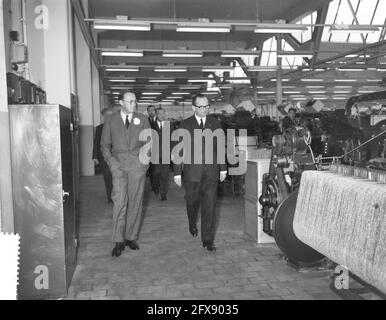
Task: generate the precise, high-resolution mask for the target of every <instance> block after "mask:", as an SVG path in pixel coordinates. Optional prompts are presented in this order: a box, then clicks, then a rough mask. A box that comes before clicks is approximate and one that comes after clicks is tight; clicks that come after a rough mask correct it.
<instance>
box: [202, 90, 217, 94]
mask: <svg viewBox="0 0 386 320" xmlns="http://www.w3.org/2000/svg"><path fill="white" fill-rule="evenodd" d="M202 94H205V95H211V94H212V95H218V94H220V92H217V91H205V92H203V93H202Z"/></svg>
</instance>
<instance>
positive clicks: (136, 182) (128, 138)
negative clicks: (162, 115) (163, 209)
mask: <svg viewBox="0 0 386 320" xmlns="http://www.w3.org/2000/svg"><path fill="white" fill-rule="evenodd" d="M120 104H121V106H122V109H121V111H120V112H117V113H114V114H113V115H111V116H109V117H107V118H106V121H105V125H104V128H103V133H102V139H101V149H102V153H103V156H104V158H105V160H106V162H107V164H108V166H109V168H110V171H111V174H112V176H113V193H112V197H111V198H112V200H113V201H114V215H113V238H112V239H113V242H114V243H115V248H114V249H113V252H112V255H113V256H116V257H119V256H120V255H121V254H122V251H123V250H124V249H125V246H129V247H130V249H132V250H139V245H138V243H137V240H138V238H139V233H140V228H141V225H142V218H143V212H142V204H143V193H144V187H145V179H146V171H147V169H148V167H149V166H148V162H149V161H150V159H147V158H146V157H144V158H145V159H143V158H142V156H143V155H142V154H141V152H142V151H143V150H142V147H143V146H144V145H145V144H146V142H143V141H141V140H140V134H141V133H142V132H143V130H145V129H149V130H150V124H149V120H148V119H147V117H146V116H144V115H143V114H140V113H137V112H136V110H137V99H136V97H135V95H134V94H133V93H131V92H126V93H125V94H124V95H123V97H122V100H121V101H120Z"/></svg>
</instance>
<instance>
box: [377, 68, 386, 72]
mask: <svg viewBox="0 0 386 320" xmlns="http://www.w3.org/2000/svg"><path fill="white" fill-rule="evenodd" d="M376 70H377V71H381V72H382V71H383V72H384V71H386V68H377V69H376Z"/></svg>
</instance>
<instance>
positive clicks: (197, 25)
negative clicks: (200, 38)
mask: <svg viewBox="0 0 386 320" xmlns="http://www.w3.org/2000/svg"><path fill="white" fill-rule="evenodd" d="M176 31H177V32H224V33H227V32H230V31H231V26H230V25H229V24H221V23H201V22H194V23H179V24H178V25H177V29H176Z"/></svg>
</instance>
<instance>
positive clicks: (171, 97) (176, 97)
mask: <svg viewBox="0 0 386 320" xmlns="http://www.w3.org/2000/svg"><path fill="white" fill-rule="evenodd" d="M183 98H184V97H182V96H170V97H166V99H183Z"/></svg>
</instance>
